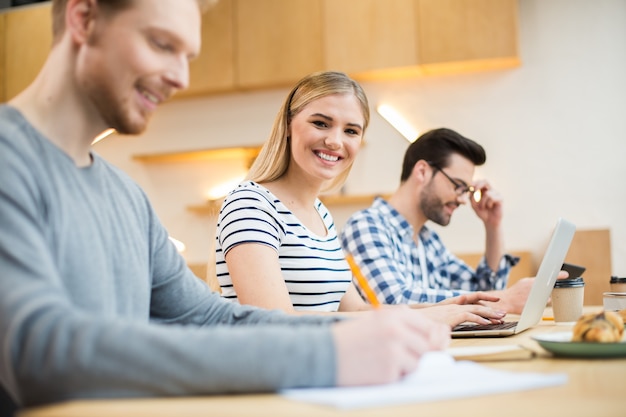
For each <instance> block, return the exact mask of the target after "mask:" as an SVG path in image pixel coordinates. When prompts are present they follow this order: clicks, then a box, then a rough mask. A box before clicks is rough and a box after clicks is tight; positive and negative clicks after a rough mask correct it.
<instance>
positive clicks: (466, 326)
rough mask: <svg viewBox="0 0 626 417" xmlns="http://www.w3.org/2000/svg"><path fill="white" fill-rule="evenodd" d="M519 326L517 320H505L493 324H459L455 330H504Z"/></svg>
mask: <svg viewBox="0 0 626 417" xmlns="http://www.w3.org/2000/svg"><path fill="white" fill-rule="evenodd" d="M515 326H517V322H516V321H505V322H504V323H491V324H459V325H458V326H456V327H455V328H454V329H452V331H453V332H462V331H473V330H504V329H510V328H512V327H515Z"/></svg>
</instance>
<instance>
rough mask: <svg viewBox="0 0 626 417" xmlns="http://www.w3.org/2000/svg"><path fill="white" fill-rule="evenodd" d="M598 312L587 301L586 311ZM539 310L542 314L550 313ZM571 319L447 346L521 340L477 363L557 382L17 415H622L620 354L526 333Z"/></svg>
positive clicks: (78, 405) (160, 401) (112, 403)
mask: <svg viewBox="0 0 626 417" xmlns="http://www.w3.org/2000/svg"><path fill="white" fill-rule="evenodd" d="M594 309H597V310H601V307H593V308H592V307H587V308H586V310H587V311H589V310H594ZM550 314H551V312H549V311H547V312H546V315H547V316H550ZM570 329H571V325H560V324H559V325H557V324H555V323H554V322H552V321H542V322H541V323H539V324H538V325H537V326H535V327H534V328H532V329H529V330H527V331H525V332H523V333H521V334H519V335H515V336H512V337H506V338H474V339H454V340H453V341H452V347H457V346H489V345H510V344H521V345H523V346H525V347H528V348H530V349H533V350H535V351H537V352H538V355H537V357H535V358H533V359H530V360H520V361H502V362H483V364H484V365H485V366H489V367H494V368H497V369H503V370H509V371H526V372H529V371H530V372H555V373H558V372H560V373H566V374H567V375H568V378H569V379H568V382H567V384H565V385H561V386H556V387H549V388H542V389H536V390H530V391H519V392H511V393H505V394H495V395H490V396H480V397H472V398H465V399H457V400H447V401H435V402H428V403H417V404H409V405H399V406H392V407H384V408H371V409H360V410H348V411H346V410H339V409H335V408H331V407H325V406H319V405H312V404H306V403H300V402H295V401H291V400H288V399H285V398H283V397H281V396H279V395H274V394H267V395H238V396H208V397H186V398H157V399H124V400H89V401H71V402H67V403H62V404H57V405H52V406H46V407H40V408H32V409H28V410H23V411H21V412H20V413H18V417H57V416H59V417H60V416H63V417H79V416H80V417H84V416H90V417H100V416H102V417H104V416H106V417H110V416H113V415H124V416H138V417H143V416H145V417H158V416H173V415H178V416H185V417H196V416H198V417H199V416H208V415H212V416H220V417H226V416H255V417H259V416H260V417H263V416H272V417H282V416H284V417H293V416H298V417H308V416H310V417H332V416H342V417H350V416H366V417H367V416H371V417H379V416H382V415H393V416H394V417H402V416H407V417H408V416H411V417H415V416H434V417H436V416H442V417H449V416H455V415H456V416H463V417H471V416H480V417H489V416H494V417H495V416H497V417H502V416H507V417H516V416H520V417H529V416H534V415H536V416H555V417H556V416H567V417H576V416H580V417H589V416H596V417H599V416H615V417H618V416H619V417H622V416H624V415H626V396H625V395H624V387H625V386H626V358H616V359H569V358H555V357H552V356H551V354H549V353H548V352H546V351H544V350H543V349H542V348H541V347H540V346H539V345H538V344H537V343H536V342H535V341H534V340H532V338H531V336H532V335H536V334H540V333H547V332H557V331H567V330H570Z"/></svg>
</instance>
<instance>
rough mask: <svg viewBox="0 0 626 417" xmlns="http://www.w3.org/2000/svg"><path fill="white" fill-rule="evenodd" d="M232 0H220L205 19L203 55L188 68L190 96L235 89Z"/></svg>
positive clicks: (185, 93) (203, 18)
mask: <svg viewBox="0 0 626 417" xmlns="http://www.w3.org/2000/svg"><path fill="white" fill-rule="evenodd" d="M233 23H234V22H233V0H220V1H219V2H217V4H216V5H215V6H213V7H212V8H211V9H209V10H208V11H207V12H206V13H204V15H203V16H202V47H201V50H200V55H199V56H198V58H197V59H195V60H194V61H192V62H191V64H190V66H189V80H190V84H189V88H188V89H187V90H185V91H181V92H179V93H177V95H176V96H177V97H188V96H193V95H201V94H208V93H217V92H225V91H231V90H233V89H234V88H235V50H234V47H235V41H234V25H233Z"/></svg>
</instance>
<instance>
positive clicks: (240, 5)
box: [235, 0, 324, 89]
mask: <svg viewBox="0 0 626 417" xmlns="http://www.w3.org/2000/svg"><path fill="white" fill-rule="evenodd" d="M235 4H236V7H235V27H236V33H237V35H236V46H235V50H236V68H237V70H236V74H237V75H236V78H237V86H238V87H241V88H244V89H247V88H258V87H273V86H284V85H291V84H293V83H295V82H296V81H298V80H299V79H300V78H302V77H303V76H304V75H306V74H308V73H311V72H314V71H320V70H322V69H323V68H324V67H323V62H322V44H321V39H322V25H321V23H322V20H321V0H236V1H235Z"/></svg>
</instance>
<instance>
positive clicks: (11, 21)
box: [0, 3, 52, 102]
mask: <svg viewBox="0 0 626 417" xmlns="http://www.w3.org/2000/svg"><path fill="white" fill-rule="evenodd" d="M50 8H51V4H50V3H41V4H37V5H33V6H28V7H24V8H19V9H17V10H15V11H11V12H5V13H3V14H1V15H0V16H1V17H2V23H0V30H2V35H0V39H2V38H4V39H3V40H4V42H3V46H4V51H3V58H0V65H2V67H1V68H2V71H1V73H2V77H1V80H0V82H1V83H2V87H1V88H0V93H1V96H0V101H2V102H5V101H8V100H9V99H11V98H13V97H14V96H15V95H16V94H17V93H19V92H20V91H22V90H23V89H24V88H26V87H27V86H28V84H30V83H31V82H32V81H33V80H34V79H35V77H36V76H37V73H38V72H39V70H40V69H41V67H42V65H43V63H44V62H45V60H46V57H47V56H48V52H49V51H50V47H51V45H52V22H51V18H50ZM0 52H2V50H1V49H0Z"/></svg>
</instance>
